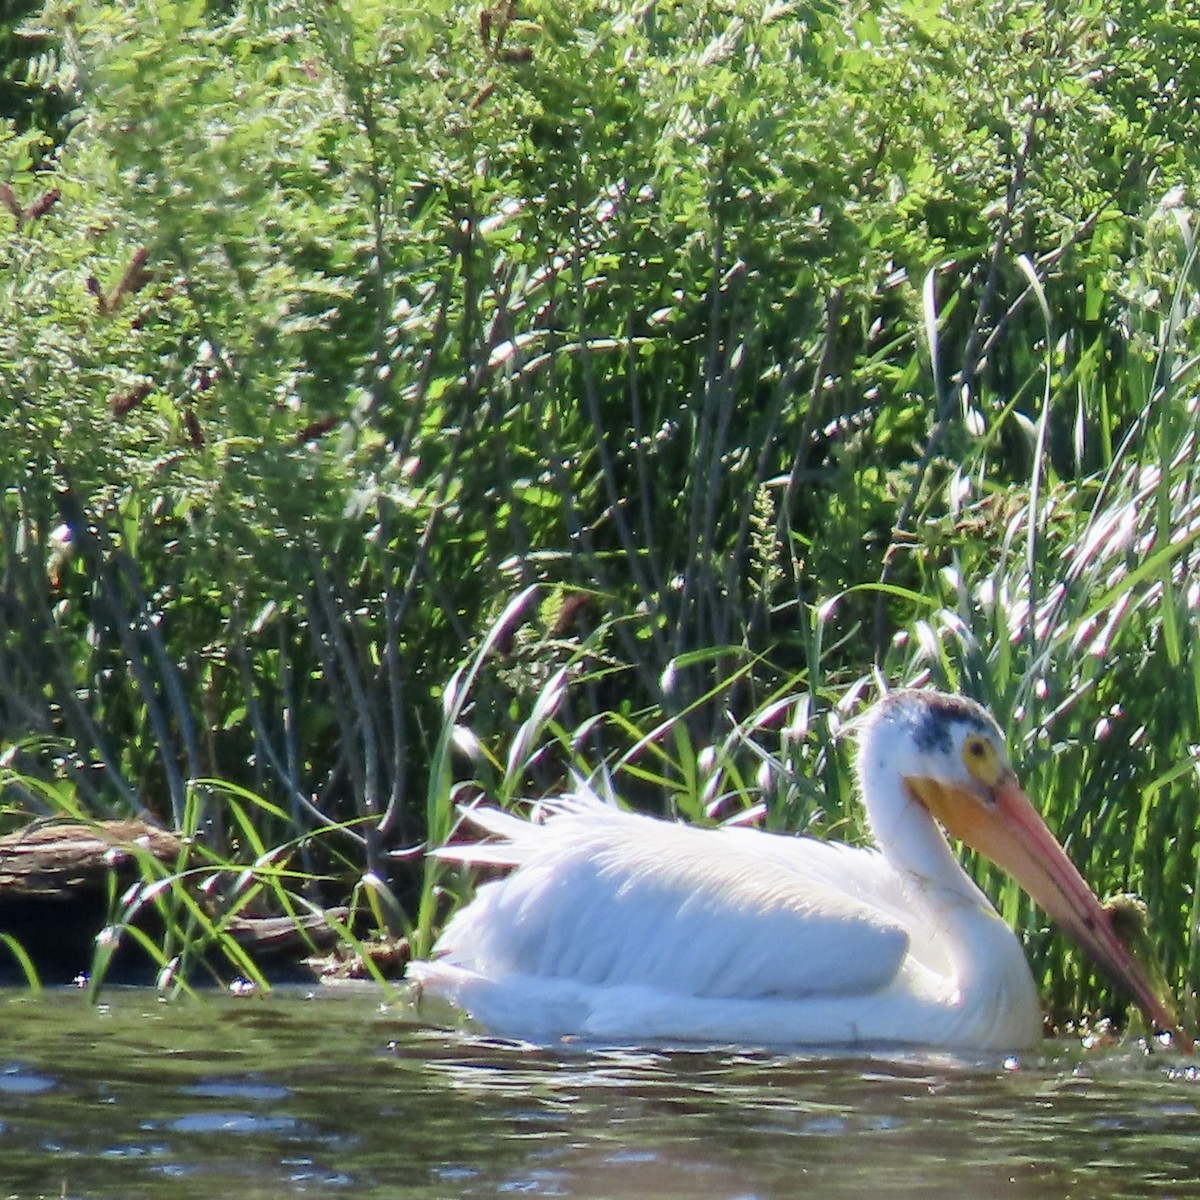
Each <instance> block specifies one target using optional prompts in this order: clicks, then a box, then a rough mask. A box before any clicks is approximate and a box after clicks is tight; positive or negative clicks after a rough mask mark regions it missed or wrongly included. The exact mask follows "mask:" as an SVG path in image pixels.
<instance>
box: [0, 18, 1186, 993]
mask: <svg viewBox="0 0 1200 1200" xmlns="http://www.w3.org/2000/svg"><path fill="white" fill-rule="evenodd" d="M1193 7H1194V6H1191V5H1188V4H1184V3H1181V2H1176V0H1153V2H1151V0H1119V2H1117V3H1113V2H1112V0H1106V2H1104V3H1101V2H1100V0H1083V2H1082V3H1080V2H1076V3H1072V4H1061V3H1057V2H1052V0H1041V2H1037V0H960V2H959V3H956V4H955V5H953V6H952V7H951V6H949V5H943V4H939V3H933V2H929V0H884V2H882V3H880V2H870V3H869V2H867V0H851V2H849V3H837V4H834V3H828V2H826V0H811V2H809V3H803V2H797V3H788V2H784V0H779V2H767V0H724V2H720V0H709V2H704V0H678V2H676V3H672V4H663V3H655V2H653V0H643V2H639V3H632V4H630V3H617V2H615V0H613V2H612V3H581V2H579V3H577V2H575V0H559V2H557V3H553V4H551V3H543V2H541V0H522V2H521V3H519V4H518V3H511V2H509V0H497V3H496V4H494V5H493V6H491V7H488V6H487V5H481V4H479V3H472V4H466V3H459V2H456V0H427V2H425V3H423V4H420V5H415V6H409V7H405V6H397V5H395V4H382V3H377V2H376V0H357V2H354V3H351V2H349V0H343V2H341V3H338V2H337V0H331V2H326V0H319V2H318V0H311V2H310V0H246V2H244V3H227V4H225V3H223V4H217V3H204V2H203V0H190V2H188V3H171V4H167V3H155V2H154V0H131V2H130V3H128V4H125V5H121V6H117V5H109V4H101V3H92V2H90V0H83V2H78V0H73V2H72V3H70V4H67V3H63V2H61V0H50V2H49V3H48V4H47V6H46V9H45V11H44V13H43V14H42V15H41V16H40V17H39V18H38V19H37V21H36V25H37V29H38V31H39V32H40V33H41V34H42V35H43V36H45V37H47V38H48V39H49V41H48V42H47V43H46V45H49V46H57V47H58V49H57V51H55V52H54V53H51V52H50V51H48V50H46V49H44V48H43V49H42V50H41V51H40V52H39V53H38V55H37V57H36V59H35V61H34V64H33V68H32V77H33V79H34V80H35V81H36V82H39V83H42V84H45V85H46V86H48V87H54V88H58V89H60V90H61V91H62V92H63V93H64V94H65V95H66V97H67V99H68V100H69V102H70V108H69V113H68V115H67V116H66V117H64V118H63V120H62V122H60V123H53V124H52V123H51V121H50V118H49V117H48V116H46V115H45V114H46V113H49V112H51V111H53V109H46V110H40V111H42V113H43V118H42V119H41V120H38V119H32V120H31V119H30V118H29V116H28V114H24V115H23V117H22V120H21V121H20V123H16V124H12V123H10V124H9V125H7V126H6V127H3V131H2V132H0V260H2V261H0V482H2V484H3V492H2V495H0V748H3V760H2V763H0V768H2V769H3V771H4V776H3V786H4V797H5V800H6V802H7V805H8V808H9V812H10V819H11V821H12V823H14V824H16V823H19V821H20V820H22V819H27V817H28V816H29V815H30V814H37V813H44V812H47V811H67V812H71V813H75V814H82V815H87V816H91V817H103V816H109V815H115V814H121V815H124V814H131V813H132V814H138V813H148V814H151V815H153V816H154V817H156V818H158V819H160V820H162V821H164V822H167V823H169V824H171V825H173V826H174V827H176V828H181V829H188V830H192V831H194V832H195V838H194V839H193V841H192V842H191V843H189V844H190V845H191V846H192V854H193V856H194V861H192V862H189V863H187V864H182V865H181V869H180V871H179V872H178V873H177V876H176V877H175V878H176V880H178V879H181V878H184V877H189V876H191V875H197V874H203V873H204V872H205V871H208V872H214V871H215V872H217V873H218V874H220V875H221V877H222V878H223V879H225V880H226V881H227V883H226V884H225V885H223V887H224V893H223V894H224V897H225V899H224V903H225V904H226V905H227V906H228V907H229V908H230V910H236V909H238V908H239V907H240V906H243V905H246V904H249V903H251V902H252V901H254V900H256V899H257V898H258V896H259V893H265V894H266V895H267V896H268V897H269V898H271V900H272V904H273V905H274V906H275V907H276V908H279V907H280V906H283V909H284V911H288V906H292V907H294V908H295V909H296V910H297V911H301V910H304V911H307V907H308V905H309V904H310V903H311V902H312V901H313V900H325V901H336V900H344V899H345V898H346V897H348V896H349V897H351V899H352V902H353V905H354V920H355V922H356V924H355V928H356V929H358V930H360V931H367V930H369V928H370V927H371V926H372V925H380V926H382V925H386V926H389V927H391V928H393V929H395V928H404V929H405V930H406V931H408V932H411V933H412V936H413V938H414V940H415V944H416V945H417V947H418V948H426V947H427V946H428V945H429V939H430V937H431V935H432V933H433V931H434V930H435V928H436V926H437V924H438V922H439V921H440V920H441V919H442V917H443V916H444V914H445V911H446V905H447V904H448V903H450V902H451V901H452V900H453V893H454V890H455V889H456V888H457V887H458V886H459V881H457V880H455V879H454V878H453V877H447V878H446V879H442V878H440V877H439V876H437V875H435V874H434V872H433V871H430V872H429V873H428V874H426V873H425V868H424V867H423V864H422V860H421V857H420V855H419V854H417V853H404V851H407V850H412V849H414V848H419V847H420V846H421V845H422V844H423V843H424V842H425V841H426V839H428V840H429V841H430V842H434V843H435V842H437V841H439V840H440V839H442V838H443V837H445V836H446V835H447V834H448V832H449V830H450V828H451V826H452V823H453V821H454V804H455V802H456V801H457V800H460V799H463V798H465V797H469V796H471V795H474V794H476V793H477V792H478V791H479V790H480V789H482V790H483V791H486V792H487V793H488V794H489V795H491V796H493V797H495V798H497V799H499V800H501V801H505V802H507V801H509V800H512V799H515V798H517V797H520V796H529V795H537V794H541V793H543V792H545V791H547V790H553V789H558V788H560V787H561V786H562V785H563V782H564V779H565V778H566V775H567V771H568V768H570V767H574V768H576V769H579V770H583V771H590V770H591V769H593V768H595V767H596V766H597V765H598V764H600V763H604V762H607V763H608V764H609V765H610V766H611V768H612V769H613V771H614V773H615V776H616V783H617V786H618V787H619V788H621V789H622V791H623V793H624V794H626V795H628V797H629V798H630V799H632V800H634V801H636V802H638V803H651V804H653V803H658V804H662V803H664V798H665V802H666V803H668V804H670V805H671V806H672V807H673V808H674V809H676V810H678V811H680V812H682V813H685V814H687V815H688V816H690V817H692V818H694V819H701V820H703V819H709V818H711V817H713V816H715V815H725V814H728V813H729V812H731V811H735V810H737V809H739V808H743V807H749V806H752V805H755V804H759V803H763V804H765V805H766V818H765V819H766V820H767V822H768V823H769V824H770V825H772V826H778V827H788V828H795V829H799V828H811V829H813V830H815V831H817V832H819V833H822V834H824V833H836V834H837V835H839V836H850V837H855V836H859V835H860V833H861V830H860V827H859V817H858V813H857V810H856V808H855V807H854V805H853V802H852V787H851V782H850V776H849V769H848V764H849V747H848V746H847V744H846V739H839V738H838V736H837V734H838V730H839V728H840V726H841V725H842V724H844V722H845V720H846V719H847V718H848V717H849V716H850V715H851V714H852V713H853V712H854V711H855V710H856V708H857V706H858V703H859V701H860V700H861V699H863V698H865V697H867V696H868V695H869V694H870V693H871V691H872V690H873V688H874V686H875V680H876V679H877V678H880V679H883V680H886V681H887V682H888V683H890V684H892V685H895V684H900V683H910V682H917V683H920V682H925V681H928V682H932V683H936V684H939V685H943V686H949V687H952V688H960V689H962V690H965V691H967V692H969V693H972V694H974V695H976V696H977V697H979V698H980V699H982V700H984V701H986V702H987V703H989V704H990V705H991V707H992V708H993V711H994V712H995V713H996V715H997V717H998V718H999V719H1000V721H1001V723H1002V724H1004V725H1005V726H1006V727H1007V730H1008V732H1009V735H1010V738H1011V742H1012V746H1013V754H1014V758H1015V760H1016V761H1017V762H1018V764H1019V766H1020V768H1021V771H1022V775H1023V777H1024V779H1025V781H1026V783H1027V784H1028V786H1029V790H1030V792H1031V794H1032V795H1034V796H1035V798H1037V799H1038V800H1039V801H1040V802H1041V803H1042V805H1043V807H1044V809H1045V811H1046V814H1047V818H1048V821H1049V823H1050V825H1051V826H1052V827H1053V828H1054V829H1055V830H1056V831H1057V832H1058V833H1059V834H1060V835H1061V836H1062V837H1064V838H1065V839H1066V842H1067V845H1068V849H1069V852H1070V853H1071V855H1072V857H1073V858H1074V859H1075V860H1076V862H1077V863H1079V865H1080V867H1081V869H1083V871H1084V873H1085V874H1086V875H1087V876H1088V877H1089V878H1090V879H1091V881H1092V882H1093V884H1094V885H1095V886H1096V887H1097V888H1098V889H1099V890H1100V891H1101V892H1102V893H1103V892H1105V891H1115V890H1133V891H1136V892H1138V893H1140V894H1141V895H1142V896H1144V897H1145V899H1146V901H1147V903H1148V905H1149V910H1150V918H1149V927H1150V928H1151V929H1152V930H1153V932H1154V934H1155V936H1156V937H1157V938H1158V940H1159V945H1160V950H1161V954H1162V958H1163V962H1164V969H1165V971H1166V973H1167V977H1168V979H1169V980H1170V981H1171V983H1172V985H1173V986H1176V987H1178V988H1179V989H1180V990H1181V991H1182V990H1185V989H1186V991H1187V993H1188V994H1189V995H1190V994H1191V993H1192V992H1194V991H1195V990H1196V989H1197V987H1198V985H1200V935H1198V934H1196V933H1195V932H1194V930H1195V926H1196V923H1197V918H1198V917H1200V830H1198V824H1200V796H1198V792H1197V779H1196V774H1197V772H1196V768H1197V765H1198V763H1200V750H1197V747H1198V746H1200V643H1198V641H1197V636H1196V634H1197V631H1196V623H1197V609H1198V605H1200V584H1198V583H1197V581H1196V564H1197V560H1198V557H1200V549H1198V548H1197V540H1198V538H1200V515H1198V511H1197V506H1198V504H1200V481H1198V480H1197V477H1196V476H1197V468H1196V466H1195V465H1194V463H1195V461H1196V454H1195V447H1194V442H1195V439H1196V435H1197V422H1198V420H1200V418H1198V415H1197V404H1196V369H1195V365H1196V353H1197V338H1196V334H1197V328H1198V322H1200V316H1198V314H1200V290H1198V288H1197V282H1198V273H1197V270H1196V267H1195V256H1196V244H1197V243H1196V238H1195V233H1196V231H1195V210H1194V207H1193V205H1194V202H1195V199H1196V195H1197V192H1196V188H1197V183H1198V180H1197V173H1198V169H1200V151H1197V149H1196V148H1197V147H1198V146H1200V16H1198V15H1197V14H1196V13H1195V12H1194V11H1193ZM63 526H65V527H66V528H67V529H68V530H69V542H64V540H63V538H62V535H61V533H60V532H56V531H57V530H60V527H63ZM216 781H219V782H216ZM233 798H236V803H234V802H233ZM397 851H399V852H400V853H397ZM990 884H991V885H994V886H992V894H993V895H995V896H996V897H997V898H998V902H999V904H1000V906H1001V908H1002V911H1003V912H1004V914H1005V915H1006V916H1007V917H1008V918H1009V919H1011V920H1013V921H1014V922H1016V923H1017V924H1018V925H1020V926H1021V927H1022V928H1024V929H1026V930H1027V931H1028V938H1029V943H1030V950H1031V955H1032V958H1033V961H1034V962H1035V964H1036V967H1037V969H1038V970H1039V971H1040V972H1041V973H1042V974H1043V979H1044V984H1045V988H1046V993H1047V995H1048V997H1049V998H1050V1000H1051V1001H1052V1003H1053V1006H1054V1009H1055V1011H1056V1012H1058V1013H1068V1014H1069V1013H1081V1012H1085V1011H1089V1010H1093V1009H1095V1008H1096V1007H1097V1006H1099V1005H1102V1004H1103V1003H1104V998H1103V995H1102V992H1101V988H1100V984H1099V982H1098V981H1096V980H1095V979H1093V978H1092V977H1091V976H1090V975H1089V974H1088V972H1087V969H1086V968H1085V967H1083V966H1082V965H1081V964H1079V963H1077V962H1076V961H1075V960H1074V959H1072V958H1070V957H1068V955H1069V952H1068V951H1067V950H1066V948H1065V946H1064V945H1063V943H1062V942H1061V941H1060V940H1054V941H1051V940H1050V939H1049V938H1048V936H1047V933H1046V931H1045V930H1044V929H1043V928H1042V926H1041V924H1040V922H1039V918H1038V917H1037V915H1036V914H1035V913H1034V912H1033V911H1032V909H1031V908H1030V907H1028V905H1027V903H1026V902H1025V901H1024V900H1023V899H1022V898H1021V897H1020V896H1019V894H1018V893H1017V892H1016V891H1015V889H1012V888H1011V887H1010V886H1009V885H1006V884H1004V883H1003V882H1002V881H1000V880H998V879H992V880H990ZM147 886H148V887H150V886H153V885H152V883H148V885H147ZM159 891H161V888H160V887H156V890H155V894H156V895H157V894H158V892H159ZM174 903H175V904H176V906H177V911H178V912H182V913H183V916H180V917H179V918H178V920H177V921H175V922H174V923H171V924H170V927H171V928H173V929H176V930H177V932H178V931H182V935H187V931H188V930H191V931H192V936H199V937H200V938H201V940H204V939H212V938H219V937H220V921H219V918H218V919H216V920H215V921H214V918H213V917H212V915H211V911H210V910H207V909H199V908H195V907H194V906H193V907H192V908H190V909H189V908H188V907H187V905H188V901H187V900H186V899H180V898H177V899H176V900H175V901H174ZM119 916H120V914H117V917H115V918H114V927H115V928H120V927H121V925H122V922H121V920H120V919H118V918H119ZM185 940H186V939H185ZM161 951H162V955H163V959H162V961H163V962H164V964H169V963H171V962H173V958H174V955H175V954H176V953H178V949H177V947H176V948H173V947H164V948H161Z"/></svg>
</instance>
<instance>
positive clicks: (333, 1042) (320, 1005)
mask: <svg viewBox="0 0 1200 1200" xmlns="http://www.w3.org/2000/svg"><path fill="white" fill-rule="evenodd" d="M108 1001H109V1002H108V1003H107V1004H105V1005H104V1006H102V1007H100V1008H98V1009H97V1008H92V1007H89V1006H88V1004H87V1003H86V1001H85V999H84V997H83V996H81V995H79V994H77V993H73V992H65V993H60V994H43V995H42V996H40V997H31V996H27V995H25V994H22V993H9V994H0V1024H2V1027H3V1030H4V1041H3V1047H4V1048H3V1050H0V1197H20V1198H22V1200H24V1198H26V1197H38V1196H46V1197H54V1198H56V1200H57V1198H61V1197H88V1198H101V1197H103V1198H109V1197H111V1198H112V1200H132V1198H135V1197H168V1196H169V1197H171V1198H172V1200H193V1198H194V1200H200V1198H203V1200H213V1198H214V1197H218V1198H219V1197H221V1196H222V1195H227V1196H233V1195H236V1196H237V1197H239V1200H241V1198H256V1197H273V1198H279V1197H291V1196H313V1197H351V1196H353V1197H355V1198H356V1200H357V1198H360V1197H414V1198H419V1197H458V1196H464V1197H509V1196H556V1197H559V1196H561V1197H607V1198H613V1200H620V1198H623V1197H630V1198H633V1197H638V1198H641V1197H646V1198H663V1200H673V1198H675V1197H678V1198H680V1200H683V1198H687V1200H718V1198H719V1200H770V1198H774V1197H791V1196H797V1195H805V1196H814V1197H822V1198H824V1197H834V1198H837V1197H855V1198H869V1200H888V1198H899V1197H912V1198H917V1197H920V1198H922V1200H927V1198H937V1197H951V1196H953V1197H954V1198H955V1200H962V1197H964V1196H969V1197H972V1198H973V1200H987V1198H989V1197H1011V1198H1013V1200H1027V1198H1039V1200H1040V1198H1045V1200H1051V1198H1053V1200H1064V1197H1090V1198H1099V1197H1154V1198H1155V1200H1164V1198H1168V1197H1189V1198H1190V1197H1200V1068H1194V1067H1191V1066H1189V1065H1188V1064H1187V1062H1186V1061H1184V1060H1181V1059H1178V1058H1174V1057H1171V1056H1168V1055H1163V1054H1157V1055H1153V1056H1149V1057H1148V1056H1146V1055H1145V1054H1144V1053H1142V1052H1141V1051H1140V1050H1138V1049H1137V1048H1124V1049H1117V1050H1107V1051H1102V1052H1095V1053H1089V1054H1085V1053H1083V1052H1082V1051H1081V1050H1079V1049H1078V1048H1077V1047H1066V1046H1049V1047H1047V1050H1046V1052H1045V1053H1044V1054H1042V1055H1040V1056H1036V1057H1032V1058H1030V1059H1028V1060H1024V1061H1021V1062H1011V1061H1010V1062H1007V1063H1005V1062H1003V1061H1000V1060H999V1059H996V1060H987V1061H982V1062H966V1061H962V1060H956V1059H953V1058H949V1057H944V1056H907V1057H895V1058H877V1059H871V1058H865V1057H864V1058H858V1059H840V1060H837V1059H828V1058H824V1059H823V1058H815V1057H803V1056H788V1055H777V1054H745V1053H716V1052H705V1053H699V1052H694V1053H672V1054H667V1053H659V1052H653V1051H645V1052H622V1053H612V1052H609V1053H601V1052H596V1051H591V1052H588V1051H583V1050H564V1051H556V1052H553V1053H550V1052H546V1051H531V1050H528V1049H521V1048H519V1047H513V1046H509V1045H503V1044H499V1043H496V1042H491V1041H488V1040H486V1039H482V1038H478V1037H471V1036H468V1035H465V1034H461V1033H457V1034H454V1033H445V1032H442V1031H432V1030H428V1029H422V1028H419V1027H416V1026H414V1025H413V1023H412V1019H411V1013H410V1012H409V1011H407V1010H406V1009H405V1007H404V1005H403V1004H402V1003H399V1002H394V1003H392V1004H391V1005H390V1006H385V1005H383V1004H381V1002H380V994H379V993H376V992H374V991H358V990H355V991H353V992H341V991H336V992H333V993H332V994H330V993H322V994H321V995H319V996H318V997H316V998H313V999H306V998H305V997H304V994H303V993H299V992H295V993H290V994H287V995H281V994H279V993H276V994H274V995H272V996H270V997H247V998H238V999H235V998H232V997H223V996H215V995H214V996H211V997H208V998H205V999H202V1000H200V1001H179V1002H175V1003H172V1004H164V1003H160V1002H158V1001H156V1000H155V999H154V998H153V997H152V996H150V995H148V994H147V993H145V992H141V991H129V992H112V993H110V994H109V997H108Z"/></svg>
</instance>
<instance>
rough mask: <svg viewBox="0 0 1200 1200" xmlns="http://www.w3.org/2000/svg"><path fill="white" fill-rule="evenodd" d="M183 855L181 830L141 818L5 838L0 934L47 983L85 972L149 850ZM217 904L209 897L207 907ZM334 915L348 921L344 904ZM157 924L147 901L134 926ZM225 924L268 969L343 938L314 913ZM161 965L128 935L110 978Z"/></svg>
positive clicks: (8, 966) (14, 978) (168, 862)
mask: <svg viewBox="0 0 1200 1200" xmlns="http://www.w3.org/2000/svg"><path fill="white" fill-rule="evenodd" d="M182 851H183V843H182V841H181V840H180V838H179V836H178V835H177V834H175V833H171V832H170V831H169V830H165V829H158V828H156V827H154V826H152V825H148V824H145V823H144V822H141V821H99V822H95V823H85V822H75V821H46V822H37V823H35V824H33V825H29V826H26V827H25V828H24V829H19V830H17V831H16V832H15V833H9V834H5V835H3V836H0V934H7V935H9V936H10V937H11V938H13V939H14V940H16V941H17V942H19V943H20V945H21V947H22V948H23V949H24V951H25V953H26V954H27V955H28V956H29V959H30V961H31V962H32V963H33V965H34V967H35V968H36V969H37V972H38V977H39V978H40V980H41V981H42V982H43V983H61V982H68V981H71V980H73V979H76V978H77V977H79V976H81V975H86V974H87V972H88V971H89V970H90V969H91V965H92V960H93V956H94V953H95V948H96V937H97V935H98V934H99V933H100V932H101V931H102V930H103V929H104V928H105V926H106V925H107V924H108V923H109V921H110V920H111V919H112V908H113V904H112V900H113V897H120V896H121V895H122V894H123V893H124V892H125V891H126V889H127V888H128V887H129V886H130V885H131V884H134V883H136V882H137V881H138V880H140V879H144V878H147V874H146V870H145V867H146V866H147V864H146V862H145V859H146V857H147V856H150V857H152V858H154V859H157V860H158V861H159V862H160V863H162V864H163V865H164V866H165V867H167V868H168V869H170V868H173V867H174V866H175V865H176V864H178V863H179V862H180V861H181V854H182ZM150 878H153V876H152V875H151V876H150ZM211 903H212V902H211V900H209V899H207V898H206V899H205V905H206V907H208V906H210V905H211ZM330 915H331V916H334V917H335V918H340V917H344V916H345V910H344V909H342V910H331V912H330ZM157 921H158V914H157V912H156V910H155V907H154V905H152V904H147V905H144V906H143V907H142V909H141V911H140V912H139V914H138V918H137V922H136V923H137V924H138V925H139V927H140V928H142V929H143V930H145V931H146V932H147V933H148V934H150V936H151V937H157V936H158V934H159V933H160V932H161V927H156V923H157ZM223 927H224V928H225V929H227V930H228V932H229V933H230V934H231V936H233V937H234V939H235V940H236V941H237V942H238V943H239V944H240V945H241V946H242V948H243V949H244V950H245V951H246V952H247V953H248V954H249V956H250V957H251V958H252V959H253V960H254V961H255V963H256V964H257V965H259V966H260V967H261V968H262V969H263V971H264V973H268V974H283V975H294V974H295V973H296V972H297V971H301V970H302V967H301V963H302V960H303V959H304V958H305V957H306V956H307V955H310V954H312V953H313V952H314V950H328V949H330V948H331V947H332V946H333V945H334V944H335V943H336V941H337V939H338V935H337V933H336V931H335V930H334V929H333V928H332V927H331V926H330V925H329V924H328V923H327V922H326V921H325V920H324V919H322V918H321V917H320V916H315V915H305V916H303V917H297V918H295V919H293V918H291V917H254V916H245V915H239V916H237V917H234V918H232V919H227V920H226V921H225V923H224V926H223ZM156 970H157V964H155V963H154V962H153V961H152V960H151V959H150V958H149V956H148V955H147V954H146V953H145V951H144V950H143V949H142V947H141V946H140V945H138V943H137V940H136V939H134V938H129V937H125V938H123V939H122V941H121V945H120V948H119V949H118V951H117V953H116V955H115V957H114V960H113V962H112V965H111V967H110V970H109V974H108V976H107V977H108V979H109V980H110V981H112V982H146V981H147V980H149V979H152V978H153V977H154V974H155V972H156ZM226 973H230V969H229V968H228V967H227V968H226ZM310 977H311V975H310ZM23 980H24V972H23V969H22V967H21V964H20V962H19V961H18V958H17V956H16V955H15V954H14V953H13V952H12V951H11V949H10V948H9V947H8V946H7V945H5V944H3V943H2V942H0V983H4V982H20V981H23Z"/></svg>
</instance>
